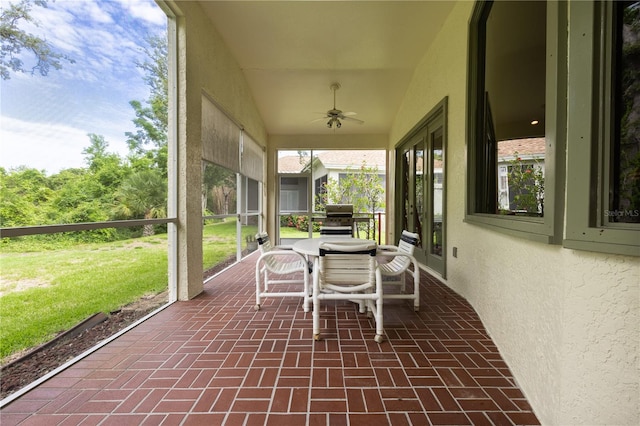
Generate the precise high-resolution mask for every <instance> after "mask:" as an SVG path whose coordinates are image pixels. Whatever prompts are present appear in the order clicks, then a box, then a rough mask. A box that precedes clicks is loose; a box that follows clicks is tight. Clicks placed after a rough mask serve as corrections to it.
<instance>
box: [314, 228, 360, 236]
mask: <svg viewBox="0 0 640 426" xmlns="http://www.w3.org/2000/svg"><path fill="white" fill-rule="evenodd" d="M320 235H321V236H323V237H347V238H351V237H353V227H352V226H321V227H320Z"/></svg>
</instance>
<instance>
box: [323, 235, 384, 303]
mask: <svg viewBox="0 0 640 426" xmlns="http://www.w3.org/2000/svg"><path fill="white" fill-rule="evenodd" d="M319 254H320V265H319V268H320V269H319V271H318V273H319V274H320V276H319V279H320V287H321V289H324V288H328V289H330V290H332V291H340V292H352V291H354V290H353V288H362V289H364V288H372V287H374V286H375V268H376V258H375V256H376V244H375V243H364V244H339V243H322V244H320V253H319ZM356 291H361V290H356Z"/></svg>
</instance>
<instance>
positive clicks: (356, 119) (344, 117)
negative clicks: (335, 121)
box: [340, 116, 364, 124]
mask: <svg viewBox="0 0 640 426" xmlns="http://www.w3.org/2000/svg"><path fill="white" fill-rule="evenodd" d="M340 119H341V120H348V121H354V122H356V123H358V124H363V123H364V121H363V120H360V119H358V118H353V117H346V116H343V117H340Z"/></svg>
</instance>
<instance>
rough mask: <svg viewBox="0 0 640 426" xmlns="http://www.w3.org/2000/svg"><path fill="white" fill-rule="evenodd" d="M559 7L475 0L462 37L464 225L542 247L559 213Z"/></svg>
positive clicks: (554, 233) (554, 232)
mask: <svg viewBox="0 0 640 426" xmlns="http://www.w3.org/2000/svg"><path fill="white" fill-rule="evenodd" d="M563 7H564V8H566V6H565V5H563V4H562V3H556V2H553V3H549V4H547V3H546V2H541V1H518V2H494V1H481V2H478V3H477V4H476V9H475V10H474V14H473V17H472V20H471V23H470V33H469V34H470V43H469V46H470V49H469V55H470V56H469V66H470V69H469V89H470V92H469V97H468V102H469V105H468V111H469V116H468V127H467V128H468V135H467V140H468V152H469V163H468V174H467V176H468V182H467V188H468V191H467V195H468V202H467V212H466V216H465V220H466V221H467V222H469V223H474V224H477V225H481V226H486V227H490V228H492V229H494V230H497V231H501V232H506V233H509V234H512V235H517V236H521V237H525V238H530V239H533V240H537V241H542V242H547V243H551V242H557V241H558V239H559V235H560V234H561V228H559V227H561V226H562V214H563V211H562V197H557V198H558V199H556V194H561V193H562V192H561V191H558V190H556V185H559V184H562V181H561V180H560V179H559V178H560V177H562V166H561V165H562V164H563V159H562V158H560V157H561V156H562V152H563V147H562V145H563V143H564V135H563V134H562V132H561V130H562V129H560V128H559V127H558V126H557V123H558V122H562V121H561V120H559V119H558V118H559V117H558V115H559V114H560V115H561V114H562V111H563V109H564V107H563V105H562V103H563V99H564V96H562V91H561V90H559V87H558V76H562V75H563V71H562V68H563V63H562V62H561V61H558V58H562V57H563V55H562V54H561V52H559V49H560V47H561V46H562V43H561V42H562V40H559V37H562V35H563V33H562V31H559V28H561V25H562V24H561V21H562V22H564V23H565V24H566V18H565V17H566V13H564V12H563V9H562V8H563ZM559 94H560V95H559ZM549 170H551V171H552V172H551V173H549V172H548V171H549ZM545 176H546V178H545Z"/></svg>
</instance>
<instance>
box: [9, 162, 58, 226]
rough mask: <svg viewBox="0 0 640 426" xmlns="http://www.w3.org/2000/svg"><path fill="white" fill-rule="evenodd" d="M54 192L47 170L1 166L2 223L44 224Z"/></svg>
mask: <svg viewBox="0 0 640 426" xmlns="http://www.w3.org/2000/svg"><path fill="white" fill-rule="evenodd" d="M52 196H53V192H52V190H51V188H50V187H49V181H48V179H47V176H46V175H45V174H44V172H43V171H40V170H36V169H30V168H26V167H24V166H21V167H18V168H17V169H13V170H10V171H9V172H7V171H6V170H5V169H4V168H0V200H2V202H1V203H0V225H1V226H3V227H13V226H29V225H42V224H43V223H44V222H45V219H44V217H45V215H46V213H45V211H46V206H47V204H48V203H49V200H50V199H51V197H52Z"/></svg>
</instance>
